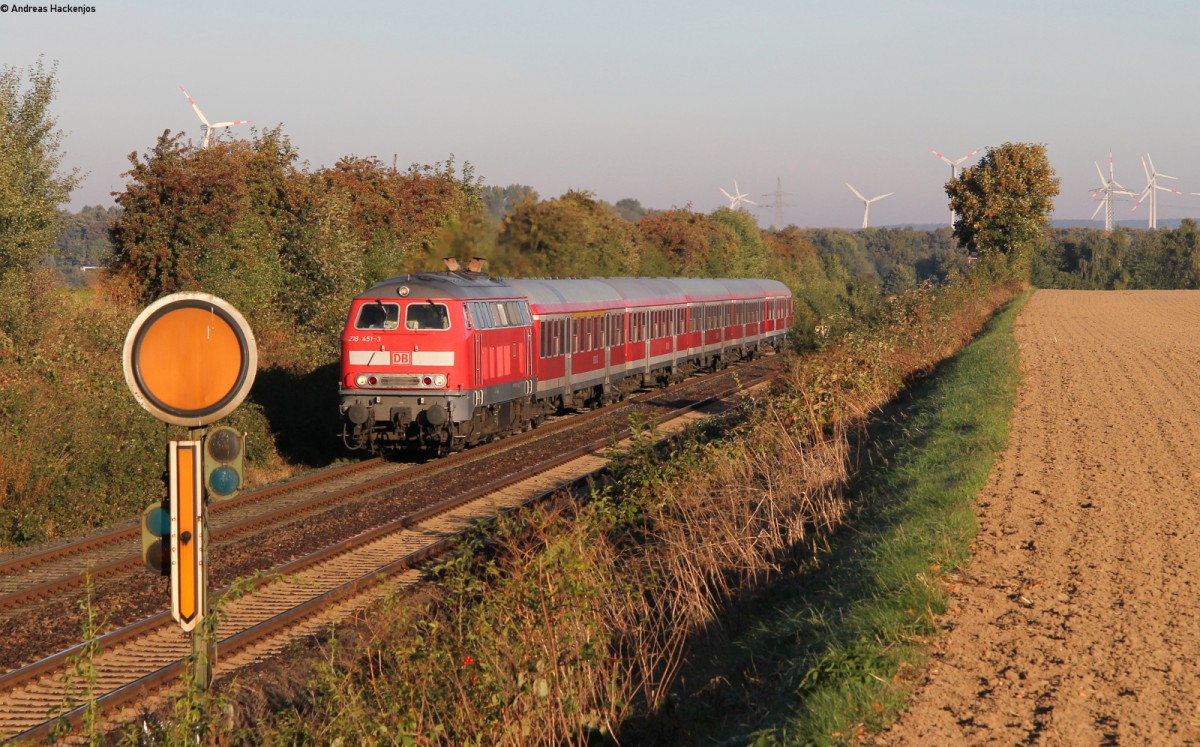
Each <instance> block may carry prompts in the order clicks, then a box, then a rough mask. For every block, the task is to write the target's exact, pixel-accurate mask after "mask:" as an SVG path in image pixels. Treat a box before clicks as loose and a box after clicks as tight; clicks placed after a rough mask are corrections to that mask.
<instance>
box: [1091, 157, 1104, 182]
mask: <svg viewBox="0 0 1200 747" xmlns="http://www.w3.org/2000/svg"><path fill="white" fill-rule="evenodd" d="M1092 163H1095V164H1096V173H1097V174H1099V175H1100V183H1101V184H1103V185H1105V186H1108V180H1107V179H1105V178H1104V172H1103V171H1101V170H1100V164H1098V163H1096V162H1095V161H1092Z"/></svg>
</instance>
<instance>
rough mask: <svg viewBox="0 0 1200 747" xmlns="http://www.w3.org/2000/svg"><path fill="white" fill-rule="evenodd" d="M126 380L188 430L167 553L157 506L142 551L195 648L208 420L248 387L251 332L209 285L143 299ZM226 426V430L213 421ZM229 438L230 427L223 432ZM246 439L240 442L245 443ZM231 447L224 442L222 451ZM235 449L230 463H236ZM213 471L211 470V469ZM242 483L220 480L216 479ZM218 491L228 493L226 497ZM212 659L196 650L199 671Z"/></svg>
mask: <svg viewBox="0 0 1200 747" xmlns="http://www.w3.org/2000/svg"><path fill="white" fill-rule="evenodd" d="M122 363H123V365H124V369H125V383H126V384H127V385H128V386H129V391H130V392H132V393H133V397H134V399H135V400H137V402H138V404H139V405H141V406H142V407H143V408H144V409H145V410H146V411H148V412H149V413H150V414H151V415H153V416H154V417H156V418H158V419H159V420H162V421H163V422H165V423H168V424H170V425H177V426H183V427H185V428H187V429H188V435H189V438H188V439H186V440H171V441H169V442H168V445H167V504H168V506H166V507H164V508H166V509H167V510H168V511H169V514H170V544H169V547H170V553H169V554H170V558H169V559H166V558H162V557H161V553H162V552H163V550H165V549H166V547H167V546H168V545H167V541H166V540H167V537H166V532H165V529H166V527H162V526H161V521H156V520H155V517H159V516H161V515H162V514H163V513H165V512H163V511H156V510H155V508H156V505H157V504H151V506H150V507H149V508H147V510H146V512H145V513H144V514H143V532H142V537H143V555H144V556H145V557H146V558H147V564H148V565H151V566H152V567H155V568H158V567H160V566H161V567H162V568H163V569H164V570H165V569H166V568H169V569H170V575H171V614H172V615H173V616H174V618H175V619H176V620H177V621H178V622H179V625H180V627H181V628H183V630H184V631H185V632H187V631H191V632H192V635H193V638H192V641H193V649H194V650H195V649H196V647H197V645H198V643H197V642H198V641H199V639H198V638H197V637H196V633H195V631H196V629H197V626H199V624H200V623H201V622H202V621H203V620H204V618H205V616H206V615H207V614H208V574H207V567H208V557H207V548H206V547H205V537H206V534H207V531H208V519H207V516H206V514H205V504H206V502H207V500H208V498H209V497H210V496H209V495H208V494H207V492H206V490H205V478H204V475H205V469H204V466H205V465H204V462H205V458H206V457H205V456H204V453H205V452H204V449H203V445H204V442H203V430H201V429H202V428H203V427H204V426H206V425H208V424H210V423H213V422H216V421H217V420H220V419H221V418H223V417H225V416H226V415H228V414H229V413H231V412H233V410H234V409H235V408H236V407H237V406H238V405H240V404H241V403H242V401H243V400H244V399H245V398H246V395H247V394H249V393H250V387H251V386H252V385H253V383H254V377H255V374H256V372H257V369H258V349H257V347H256V346H255V341H254V333H253V332H252V331H251V330H250V326H249V325H248V324H247V323H246V320H245V318H243V317H242V315H241V313H239V312H238V310H237V309H235V308H234V307H233V306H231V305H230V304H228V303H227V302H225V301H223V300H222V299H220V298H217V297H216V296H214V295H211V294H208V293H196V292H188V293H175V294H172V295H170V296H166V297H164V298H160V299H159V300H157V301H155V302H154V303H152V304H150V305H149V306H148V307H146V308H145V309H144V310H143V311H142V313H141V314H139V315H138V317H137V319H135V320H134V322H133V325H132V326H131V327H130V328H129V334H128V335H126V337H125V348H124V351H123V354H122ZM218 430H222V431H228V430H232V429H228V428H224V429H218ZM222 435H224V436H225V437H226V438H227V439H228V437H229V435H228V434H225V433H223V434H222ZM244 446H245V444H244V439H243V440H242V442H241V448H242V450H244ZM227 450H228V449H226V451H227ZM240 466H241V463H240V457H239V461H238V462H237V463H236V467H237V468H238V470H240ZM211 471H212V470H211V469H210V472H211ZM231 481H232V483H234V488H236V487H237V483H239V482H240V471H239V473H238V475H237V480H232V478H230V479H226V480H225V481H223V482H222V483H221V484H230V483H231ZM219 497H226V496H225V495H222V496H219ZM211 658H212V657H201V656H197V657H196V659H197V661H198V662H200V661H204V663H203V664H197V667H201V666H202V667H203V668H204V672H203V673H202V672H201V671H200V670H199V669H197V674H196V678H197V680H198V681H201V682H202V683H203V684H207V681H208V680H210V679H211V665H210V663H209V662H210V661H211Z"/></svg>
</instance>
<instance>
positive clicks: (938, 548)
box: [719, 297, 1024, 744]
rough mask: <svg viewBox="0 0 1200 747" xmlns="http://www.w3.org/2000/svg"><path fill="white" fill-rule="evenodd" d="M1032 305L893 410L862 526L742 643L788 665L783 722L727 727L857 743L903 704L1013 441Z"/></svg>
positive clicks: (856, 492) (867, 481)
mask: <svg viewBox="0 0 1200 747" xmlns="http://www.w3.org/2000/svg"><path fill="white" fill-rule="evenodd" d="M1023 302H1024V297H1023V298H1022V299H1020V300H1018V301H1017V302H1015V303H1013V304H1010V305H1009V306H1008V308H1006V309H1005V310H1004V312H1003V313H1002V314H1000V315H999V316H998V317H997V318H996V319H995V320H994V321H993V322H992V323H991V324H990V325H989V327H988V329H987V331H986V333H985V334H984V335H982V336H981V337H980V339H978V340H976V341H975V342H974V343H972V344H971V345H970V346H968V347H967V348H965V349H964V350H963V351H962V352H961V353H959V354H958V355H956V356H954V357H953V358H952V359H950V360H949V361H947V362H946V363H945V364H944V365H943V366H941V367H940V368H939V369H938V370H937V372H936V375H935V376H933V377H932V378H931V379H930V380H929V381H927V382H925V383H924V384H923V385H921V386H919V387H916V388H915V389H914V391H913V392H912V394H911V396H909V397H905V398H904V399H903V400H901V401H899V402H896V403H894V404H893V405H892V406H890V407H889V408H887V409H886V410H885V411H884V412H883V413H882V415H881V416H880V418H879V419H878V422H877V424H876V425H875V426H874V427H873V428H872V434H871V435H872V436H873V447H872V451H871V453H870V464H869V466H868V467H867V468H866V469H864V470H863V471H862V472H861V473H860V474H859V475H857V477H856V478H855V480H854V481H853V484H852V486H851V489H850V492H849V495H850V498H851V500H852V501H853V503H854V505H855V515H856V516H855V519H854V521H853V530H852V531H848V532H845V533H844V534H843V535H842V536H840V537H839V539H838V541H837V543H836V545H835V550H834V552H833V553H831V554H830V556H829V557H828V558H827V559H825V561H824V562H823V567H822V568H821V570H820V572H819V573H816V574H812V575H809V576H806V577H800V578H796V579H793V580H792V581H791V582H790V583H787V584H786V585H783V586H781V587H779V588H777V589H775V590H774V592H775V606H774V608H773V609H770V610H769V611H767V612H765V613H764V614H763V615H762V618H761V620H760V621H759V622H758V623H757V625H756V628H755V630H754V631H753V632H752V633H751V634H749V635H747V637H746V639H745V640H744V641H743V645H745V646H747V647H748V648H750V649H753V650H771V651H775V652H777V655H778V656H779V657H780V658H781V659H782V660H784V661H786V662H787V670H786V672H784V673H783V674H782V675H781V676H780V677H779V678H777V679H775V680H774V684H775V685H776V686H778V687H777V691H781V692H792V693H794V695H793V696H789V697H786V698H783V699H779V700H777V701H776V702H775V703H774V704H773V707H772V708H771V709H769V711H768V715H767V716H766V717H765V718H762V719H761V720H760V722H759V727H762V726H764V723H763V722H766V723H767V724H772V725H771V726H769V727H767V728H765V729H760V730H758V731H757V732H755V731H754V729H753V728H752V723H751V720H750V719H745V720H744V721H743V723H742V724H740V725H737V726H732V727H731V726H729V725H725V726H723V727H722V728H721V729H719V731H720V732H722V733H724V735H725V736H727V737H729V738H731V739H733V740H734V741H740V742H742V743H749V742H752V741H753V742H754V743H755V744H853V743H857V742H858V741H859V740H860V739H862V738H863V737H864V736H865V735H866V734H869V733H871V732H874V731H877V730H879V729H880V728H882V727H884V726H885V725H886V724H888V723H890V722H891V721H892V720H893V719H894V718H895V716H896V714H897V713H898V712H899V711H900V710H902V709H903V707H904V704H905V702H906V698H907V694H908V692H909V689H910V687H911V683H912V681H913V678H914V675H915V672H917V671H918V668H919V666H920V665H921V663H922V662H923V661H924V646H925V644H926V642H927V641H928V638H929V636H930V635H932V634H933V633H935V632H936V631H937V630H938V629H939V628H938V617H939V616H940V615H941V614H943V613H944V612H945V608H946V603H947V588H948V586H949V585H950V583H951V582H952V581H953V579H954V573H955V571H956V570H957V569H958V568H959V567H960V566H961V564H962V563H963V562H964V560H965V559H966V557H967V554H968V551H969V543H970V541H971V539H972V538H973V537H974V534H975V531H976V525H975V513H974V510H973V499H974V497H975V495H976V494H977V493H978V491H979V490H980V489H981V488H982V487H983V485H984V483H985V482H986V480H987V477H988V474H989V473H990V470H991V467H992V463H993V461H994V458H995V455H996V454H997V453H998V452H999V451H1000V450H1001V449H1002V448H1003V447H1004V445H1005V443H1006V441H1007V434H1008V421H1009V417H1010V415H1011V411H1012V406H1013V402H1014V399H1015V392H1016V383H1017V350H1016V345H1015V343H1014V341H1013V339H1012V324H1013V319H1014V317H1015V316H1016V313H1017V311H1018V310H1019V309H1020V307H1021V305H1022V304H1023ZM743 715H745V714H743ZM748 726H750V727H751V728H747V727H748Z"/></svg>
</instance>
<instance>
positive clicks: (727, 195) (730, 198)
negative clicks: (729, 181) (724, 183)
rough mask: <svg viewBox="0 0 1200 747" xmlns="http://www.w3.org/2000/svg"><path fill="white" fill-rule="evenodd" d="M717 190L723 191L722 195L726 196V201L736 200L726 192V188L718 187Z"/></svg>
mask: <svg viewBox="0 0 1200 747" xmlns="http://www.w3.org/2000/svg"><path fill="white" fill-rule="evenodd" d="M717 189H719V190H721V194H723V195H725V199H728V200H733V199H736V198H735V197H734V196H733V195H731V194H729V193H728V192H726V191H725V188H724V187H717Z"/></svg>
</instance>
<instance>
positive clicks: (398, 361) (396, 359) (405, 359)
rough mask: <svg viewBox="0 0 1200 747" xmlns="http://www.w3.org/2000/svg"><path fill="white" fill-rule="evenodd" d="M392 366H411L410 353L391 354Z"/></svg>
mask: <svg viewBox="0 0 1200 747" xmlns="http://www.w3.org/2000/svg"><path fill="white" fill-rule="evenodd" d="M392 365H393V366H411V365H412V353H392Z"/></svg>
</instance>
